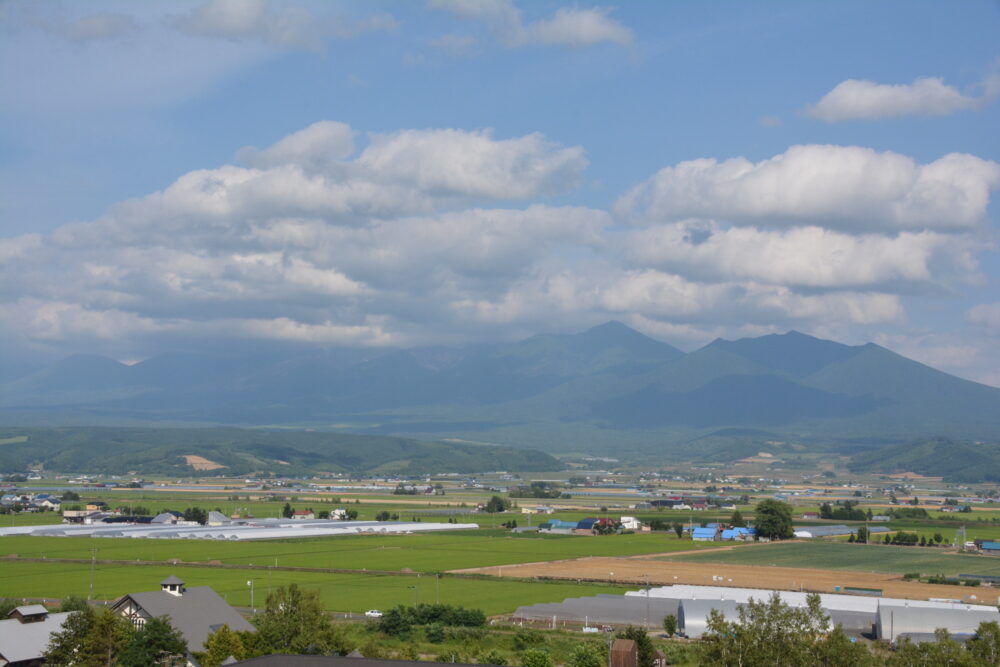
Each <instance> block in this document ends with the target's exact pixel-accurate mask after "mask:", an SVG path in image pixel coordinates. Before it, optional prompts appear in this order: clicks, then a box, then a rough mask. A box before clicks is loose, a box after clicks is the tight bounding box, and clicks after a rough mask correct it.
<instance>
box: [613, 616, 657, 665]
mask: <svg viewBox="0 0 1000 667" xmlns="http://www.w3.org/2000/svg"><path fill="white" fill-rule="evenodd" d="M615 636H616V637H618V638H619V639H631V640H632V641H634V642H635V645H636V648H638V649H639V667H653V653H654V652H655V650H656V649H655V648H654V647H653V641H652V640H651V639H650V638H649V635H648V634H646V631H645V630H643V629H642V628H637V627H634V626H631V625H630V626H628V627H627V628H625V629H624V630H623V631H621V632H619V633H618V634H616V635H615Z"/></svg>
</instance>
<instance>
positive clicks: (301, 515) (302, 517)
mask: <svg viewBox="0 0 1000 667" xmlns="http://www.w3.org/2000/svg"><path fill="white" fill-rule="evenodd" d="M315 518H316V515H315V514H313V512H312V510H295V511H294V512H292V519H293V520H295V521H311V520H312V519H315Z"/></svg>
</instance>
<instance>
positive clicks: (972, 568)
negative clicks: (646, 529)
mask: <svg viewBox="0 0 1000 667" xmlns="http://www.w3.org/2000/svg"><path fill="white" fill-rule="evenodd" d="M675 559H676V560H684V561H697V562H703V563H730V564H732V565H776V566H778V567H808V568H817V569H827V570H857V571H862V572H898V573H901V574H904V573H907V572H920V573H922V574H939V573H940V574H946V575H957V574H989V575H1000V558H996V557H994V556H977V555H971V554H969V555H965V554H951V553H947V552H945V551H944V550H942V549H930V548H921V547H893V546H874V545H864V544H845V543H842V542H782V543H776V544H760V545H753V546H747V547H744V548H742V549H732V550H729V551H715V552H709V553H703V554H695V553H692V554H683V555H680V556H672V557H671V560H675Z"/></svg>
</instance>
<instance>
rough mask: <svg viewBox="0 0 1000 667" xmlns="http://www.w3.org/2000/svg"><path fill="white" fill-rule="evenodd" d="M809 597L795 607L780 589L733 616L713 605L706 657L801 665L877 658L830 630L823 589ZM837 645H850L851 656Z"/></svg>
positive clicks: (864, 661)
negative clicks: (821, 594) (784, 599)
mask: <svg viewBox="0 0 1000 667" xmlns="http://www.w3.org/2000/svg"><path fill="white" fill-rule="evenodd" d="M806 601H807V606H806V607H805V608H801V609H793V608H791V607H789V606H788V605H787V604H785V603H784V602H782V601H781V597H780V596H779V595H778V594H777V593H775V594H774V595H772V596H771V598H770V599H769V600H767V601H766V602H762V601H757V600H750V602H749V603H747V604H746V605H744V606H743V607H741V608H740V610H739V616H738V618H737V619H734V620H732V621H728V620H726V619H725V617H724V616H723V615H722V614H721V613H720V612H718V611H717V610H713V611H712V612H711V614H710V615H709V620H708V634H707V636H706V640H707V650H706V654H705V662H706V663H707V664H712V665H797V666H798V665H804V666H809V665H817V666H818V665H845V666H846V665H865V664H869V663H871V662H872V660H871V656H870V654H868V652H867V649H864V651H863V652H858V651H856V650H855V649H853V648H851V647H850V646H849V645H850V644H851V642H850V640H848V639H847V638H846V636H845V635H844V633H843V632H842V631H841V632H837V631H836V630H835V631H834V632H829V625H830V619H829V617H828V616H826V615H825V614H824V613H823V610H822V608H821V607H820V599H819V596H818V595H815V594H812V595H809V596H808V597H807V598H806ZM862 648H863V647H862ZM837 651H842V652H843V651H846V655H847V658H846V659H845V658H839V657H838V656H837ZM830 661H832V662H830ZM852 661H853V662H852Z"/></svg>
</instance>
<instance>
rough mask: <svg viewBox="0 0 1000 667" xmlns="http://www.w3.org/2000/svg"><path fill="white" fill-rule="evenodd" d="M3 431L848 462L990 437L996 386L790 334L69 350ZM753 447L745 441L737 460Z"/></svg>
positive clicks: (6, 400)
mask: <svg viewBox="0 0 1000 667" xmlns="http://www.w3.org/2000/svg"><path fill="white" fill-rule="evenodd" d="M0 420H2V423H5V424H20V425H28V424H52V423H62V424H122V423H131V424H151V423H158V424H166V425H176V424H230V425H240V426H249V425H278V424H281V425H286V426H295V427H312V428H316V429H325V430H341V431H345V432H355V433H369V434H384V435H400V436H409V437H417V438H420V439H427V438H431V439H434V438H460V439H468V440H475V441H484V442H491V443H498V444H508V445H515V446H520V447H534V448H539V449H543V450H545V451H550V452H582V451H591V452H597V451H601V452H606V451H609V449H613V450H615V451H620V452H629V451H639V452H646V453H648V454H655V453H670V454H671V456H685V457H696V455H697V454H698V452H697V448H691V447H690V445H689V444H687V443H692V442H696V441H699V440H698V439H700V438H703V437H705V436H708V435H710V434H718V433H723V432H727V431H726V429H737V430H739V429H744V431H740V432H743V433H752V432H754V429H757V430H762V431H766V432H767V433H770V434H773V436H772V437H773V439H781V438H786V439H797V440H800V441H803V442H812V443H820V444H823V443H826V444H829V443H836V442H842V443H851V447H852V448H853V449H852V451H855V450H857V451H860V450H863V449H865V448H866V447H874V446H876V444H877V445H878V446H881V445H885V444H893V443H901V442H906V441H908V440H911V439H914V438H927V437H933V436H946V437H952V438H957V439H973V440H975V439H982V440H990V441H995V440H997V438H998V437H1000V435H998V434H1000V389H997V388H994V387H988V386H985V385H981V384H977V383H975V382H970V381H968V380H962V379H960V378H957V377H954V376H951V375H948V374H946V373H942V372H941V371H937V370H935V369H933V368H930V367H928V366H925V365H923V364H920V363H918V362H915V361H912V360H910V359H907V358H905V357H902V356H900V355H898V354H896V353H894V352H891V351H890V350H887V349H885V348H883V347H880V346H878V345H875V344H872V343H868V344H865V345H856V346H852V345H843V344H841V343H837V342H833V341H827V340H822V339H819V338H815V337H813V336H809V335H807V334H803V333H799V332H796V331H791V332H788V333H785V334H771V335H767V336H761V337H758V338H743V339H740V340H735V341H727V340H722V339H719V340H715V341H713V342H712V343H709V344H708V345H706V346H704V347H702V348H700V349H698V350H694V351H692V352H690V353H687V354H685V353H684V352H682V351H680V350H678V349H677V348H675V347H673V346H671V345H668V344H666V343H663V342H660V341H656V340H654V339H652V338H649V337H647V336H645V335H643V334H641V333H640V332H638V331H635V330H633V329H631V328H629V327H627V326H626V325H624V324H622V323H620V322H608V323H606V324H603V325H600V326H598V327H594V328H592V329H589V330H587V331H584V332H582V333H578V334H540V335H536V336H531V337H529V338H527V339H525V340H522V341H518V342H514V343H499V344H480V345H471V346H467V347H426V348H415V349H409V350H401V349H392V350H372V349H363V350H361V349H330V350H317V351H313V352H309V353H301V352H299V353H290V354H287V355H281V354H270V355H266V356H239V355H231V356H223V355H216V356H207V355H185V354H172V355H165V356H162V357H153V358H151V359H147V360H146V361H143V362H141V363H138V364H135V365H133V366H125V365H123V364H119V363H118V362H116V361H114V360H111V359H106V358H102V357H94V356H89V355H78V356H74V357H70V358H69V359H65V360H63V361H61V362H59V363H57V364H54V365H52V366H51V367H49V368H46V369H44V370H42V371H38V372H36V373H32V374H30V375H26V376H23V377H20V378H18V379H16V380H13V381H9V382H6V383H4V384H0ZM747 429H749V430H747ZM731 432H737V431H731ZM712 438H713V439H712V442H713V443H716V444H718V443H720V442H723V441H724V439H725V438H724V437H723V436H718V435H713V436H712ZM756 441H757V440H754V438H753V437H751V436H748V435H745V434H744V435H741V436H739V442H740V444H739V447H738V449H739V450H740V451H743V450H744V449H747V448H751V447H752V443H753V442H756ZM761 441H762V440H761ZM866 443H867V444H866ZM871 443H876V444H871ZM714 446H715V445H713V447H714ZM723 450H724V448H723V449H722V450H720V449H719V448H718V447H716V449H715V450H713V451H714V453H713V456H723V455H724V452H723ZM734 451H735V450H734ZM0 453H2V452H0Z"/></svg>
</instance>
